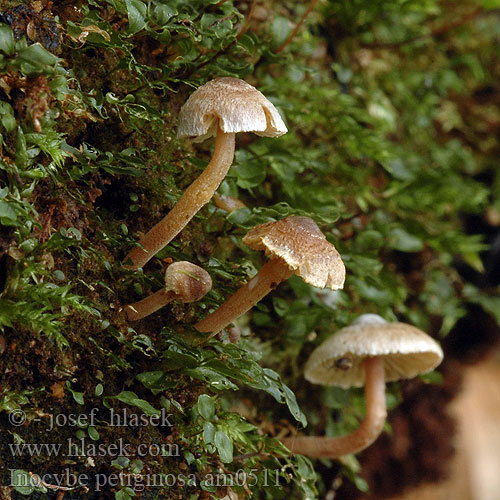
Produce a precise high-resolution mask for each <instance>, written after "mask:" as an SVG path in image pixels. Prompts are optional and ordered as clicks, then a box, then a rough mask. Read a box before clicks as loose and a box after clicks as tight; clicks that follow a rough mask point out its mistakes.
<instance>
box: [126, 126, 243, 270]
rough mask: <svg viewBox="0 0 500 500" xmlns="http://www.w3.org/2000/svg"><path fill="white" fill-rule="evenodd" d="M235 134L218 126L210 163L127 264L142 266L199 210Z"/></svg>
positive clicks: (219, 177)
mask: <svg viewBox="0 0 500 500" xmlns="http://www.w3.org/2000/svg"><path fill="white" fill-rule="evenodd" d="M234 137H235V134H226V133H225V132H222V130H220V128H219V129H218V130H217V137H216V139H215V150H214V154H213V156H212V159H211V160H210V163H209V164H208V165H207V166H206V168H205V170H204V171H203V172H202V173H201V175H200V176H199V177H198V178H197V179H196V180H195V181H194V182H193V183H192V184H191V185H190V186H189V187H188V188H187V189H186V191H184V194H183V195H182V196H181V198H180V199H179V201H178V202H177V203H176V204H175V206H174V207H173V208H172V210H170V212H169V213H168V214H167V215H166V216H165V217H164V218H163V219H162V220H161V221H160V222H158V224H156V225H155V226H153V228H152V229H151V230H150V231H148V232H147V233H146V234H145V235H144V236H143V237H142V238H141V239H140V240H139V243H138V245H137V246H135V247H134V248H133V249H132V250H131V251H130V252H129V254H128V255H127V256H126V257H125V260H124V264H125V266H126V267H128V268H130V269H138V268H139V267H142V266H144V264H146V262H148V261H149V259H151V257H153V256H154V255H155V253H157V252H159V251H160V250H161V249H162V248H163V247H164V246H166V245H168V244H169V243H170V242H171V241H172V240H173V239H174V238H175V237H176V236H177V235H178V234H179V233H180V232H181V231H182V229H183V228H184V226H185V225H186V224H187V223H188V222H189V221H190V220H191V219H192V218H193V217H194V215H195V214H196V212H198V210H200V209H201V208H202V207H203V206H204V205H206V204H207V203H208V202H209V201H210V199H211V198H212V196H213V195H214V193H215V191H216V190H217V188H218V187H219V186H220V184H221V182H222V181H223V180H224V177H225V176H226V174H227V172H228V171H229V168H230V167H231V164H232V163H233V158H234ZM129 261H131V263H130V262H129Z"/></svg>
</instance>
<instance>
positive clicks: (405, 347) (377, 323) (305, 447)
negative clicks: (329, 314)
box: [282, 314, 443, 458]
mask: <svg viewBox="0 0 500 500" xmlns="http://www.w3.org/2000/svg"><path fill="white" fill-rule="evenodd" d="M442 359H443V351H442V349H441V347H440V346H439V344H438V343H437V342H436V341H435V340H434V339H432V338H431V337H429V335H427V334H426V333H424V332H422V331H421V330H419V329H418V328H415V327H414V326H411V325H408V324H406V323H388V322H387V321H385V320H384V319H383V318H381V317H380V316H378V315H376V314H364V315H362V316H360V317H359V318H358V319H357V320H356V321H355V322H354V323H353V324H352V325H350V326H348V327H346V328H343V329H342V330H340V331H338V332H337V333H336V334H335V335H333V336H332V337H330V338H329V339H327V340H326V341H325V342H323V343H322V344H320V345H319V346H318V347H317V348H316V349H315V350H314V351H313V352H312V354H311V356H310V357H309V359H308V361H307V363H306V366H305V369H304V376H305V378H306V379H307V380H308V381H309V382H313V383H315V384H322V385H336V386H340V387H343V388H349V387H361V386H362V385H363V384H365V400H366V414H365V418H364V420H363V422H362V423H361V424H360V426H359V427H358V428H357V429H356V430H355V431H354V432H352V433H351V434H348V435H347V436H341V437H320V436H301V437H289V438H284V439H282V442H283V444H284V445H285V446H286V447H287V448H288V449H289V450H290V451H292V452H293V453H300V454H301V455H307V456H309V457H316V458H336V457H340V456H342V455H347V454H349V453H356V452H358V451H361V450H363V449H365V448H366V447H368V446H369V445H370V444H372V443H373V442H374V441H375V439H376V438H377V437H378V436H379V434H380V433H381V432H382V428H383V426H384V422H385V419H386V416H387V410H386V404H385V382H386V381H393V380H399V379H402V378H412V377H415V376H417V375H418V374H420V373H425V372H428V371H430V370H432V369H433V368H435V367H436V366H437V365H438V364H439V363H440V362H441V360H442Z"/></svg>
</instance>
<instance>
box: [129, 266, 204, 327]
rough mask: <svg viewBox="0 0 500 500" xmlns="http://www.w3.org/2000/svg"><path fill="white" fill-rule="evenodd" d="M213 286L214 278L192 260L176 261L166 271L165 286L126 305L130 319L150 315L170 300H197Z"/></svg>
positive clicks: (133, 319) (135, 319) (134, 319)
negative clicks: (192, 262)
mask: <svg viewBox="0 0 500 500" xmlns="http://www.w3.org/2000/svg"><path fill="white" fill-rule="evenodd" d="M211 288H212V278H210V275H209V274H208V273H207V272H206V271H205V270H204V269H202V268H201V267H199V266H196V265H195V264H191V262H185V261H182V262H174V263H173V264H171V265H170V266H168V268H167V270H166V271H165V288H163V289H161V290H159V291H158V292H156V293H154V294H153V295H150V296H149V297H146V298H145V299H142V300H140V301H139V302H136V303H134V304H130V305H128V306H126V307H125V312H126V314H127V318H128V319H129V321H137V320H138V319H142V318H144V317H145V316H149V315H150V314H152V313H154V312H155V311H157V310H158V309H161V308H162V307H163V306H165V305H167V304H168V303H169V302H172V301H174V300H177V301H179V302H196V301H197V300H200V299H201V298H202V297H203V296H204V295H206V294H207V293H208V292H209V291H210V290H211Z"/></svg>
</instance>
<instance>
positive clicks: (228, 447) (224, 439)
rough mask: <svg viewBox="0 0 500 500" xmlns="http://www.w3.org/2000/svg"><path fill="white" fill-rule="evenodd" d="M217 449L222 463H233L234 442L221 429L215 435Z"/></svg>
mask: <svg viewBox="0 0 500 500" xmlns="http://www.w3.org/2000/svg"><path fill="white" fill-rule="evenodd" d="M215 447H216V448H217V451H218V452H219V456H220V459H221V461H222V463H225V464H229V463H231V462H232V461H233V442H232V441H231V439H229V437H228V435H227V434H226V433H225V432H224V431H223V430H220V429H219V430H218V431H217V432H216V433H215Z"/></svg>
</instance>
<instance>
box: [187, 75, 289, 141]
mask: <svg viewBox="0 0 500 500" xmlns="http://www.w3.org/2000/svg"><path fill="white" fill-rule="evenodd" d="M217 122H218V123H219V126H220V128H221V130H222V131H223V132H227V133H237V132H255V133H256V134H257V135H261V136H265V137H278V136H280V135H283V134H285V133H286V132H287V128H286V126H285V124H284V122H283V119H282V118H281V116H280V114H279V113H278V110H277V109H276V108H275V107H274V105H273V104H272V103H271V102H270V101H269V100H268V99H267V98H266V97H265V96H264V95H263V94H262V93H261V92H259V91H258V90H257V89H256V88H255V87H252V85H250V84H249V83H247V82H245V81H243V80H240V79H238V78H230V77H223V78H216V79H215V80H211V81H209V82H208V83H206V84H205V85H202V86H201V87H200V88H198V89H197V90H195V91H194V92H193V93H192V94H191V96H190V97H189V99H188V100H187V101H186V102H185V103H184V105H183V106H182V108H181V111H180V114H179V126H178V128H177V137H193V138H195V139H194V140H195V142H201V141H204V140H205V139H208V138H209V137H212V136H215V135H216V133H217Z"/></svg>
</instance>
